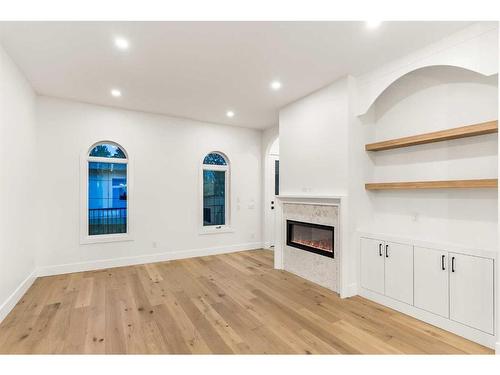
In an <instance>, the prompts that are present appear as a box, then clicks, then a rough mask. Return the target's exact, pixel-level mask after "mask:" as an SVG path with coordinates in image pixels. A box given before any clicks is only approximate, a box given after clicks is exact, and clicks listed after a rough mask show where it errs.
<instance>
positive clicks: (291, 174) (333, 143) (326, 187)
mask: <svg viewBox="0 0 500 375" xmlns="http://www.w3.org/2000/svg"><path fill="white" fill-rule="evenodd" d="M348 101H349V95H348V79H347V78H345V79H341V80H339V81H336V82H334V83H333V84H331V85H329V86H327V87H325V88H323V89H321V90H318V91H316V92H314V93H312V94H311V95H308V96H306V97H304V98H302V99H300V100H298V101H296V102H294V103H292V104H290V105H288V106H286V107H285V108H283V109H282V110H281V111H280V116H279V118H280V124H279V137H280V189H281V191H280V193H281V194H317V195H322V194H323V195H334V194H346V193H347V189H348V147H349V145H348V142H347V141H348V118H349V117H348V114H349V113H348V105H349V103H348Z"/></svg>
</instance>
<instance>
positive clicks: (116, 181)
mask: <svg viewBox="0 0 500 375" xmlns="http://www.w3.org/2000/svg"><path fill="white" fill-rule="evenodd" d="M101 146H103V147H101ZM102 157H105V158H110V162H102V161H95V160H96V159H94V158H102ZM113 158H114V159H122V160H123V159H126V155H125V153H124V152H123V151H122V150H121V148H119V147H118V146H114V145H110V144H99V145H97V146H95V147H94V148H93V149H92V150H91V152H90V153H89V160H88V234H89V236H96V235H106V234H118V233H127V162H126V160H123V161H120V162H113V161H112V159H113Z"/></svg>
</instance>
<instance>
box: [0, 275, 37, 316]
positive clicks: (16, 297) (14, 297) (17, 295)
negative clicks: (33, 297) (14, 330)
mask: <svg viewBox="0 0 500 375" xmlns="http://www.w3.org/2000/svg"><path fill="white" fill-rule="evenodd" d="M36 278H37V271H36V270H35V271H33V272H32V273H31V274H30V275H28V277H27V278H26V279H24V281H23V282H22V283H21V284H20V285H19V286H18V287H17V288H16V290H14V292H13V293H12V294H11V295H10V296H9V297H8V298H7V299H6V300H5V302H4V303H3V304H2V305H0V323H1V322H2V321H3V320H4V319H5V317H6V316H7V315H9V313H10V312H11V311H12V309H13V308H14V307H15V306H16V304H17V303H18V302H19V301H20V300H21V298H22V297H23V296H24V293H26V291H27V290H28V289H29V288H30V286H31V285H33V282H34V281H35V280H36Z"/></svg>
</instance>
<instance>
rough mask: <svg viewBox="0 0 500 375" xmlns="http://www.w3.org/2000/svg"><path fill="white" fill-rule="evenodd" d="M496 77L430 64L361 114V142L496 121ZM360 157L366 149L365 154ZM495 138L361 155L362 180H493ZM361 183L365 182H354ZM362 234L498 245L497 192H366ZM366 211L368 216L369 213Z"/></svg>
mask: <svg viewBox="0 0 500 375" xmlns="http://www.w3.org/2000/svg"><path fill="white" fill-rule="evenodd" d="M497 108H498V95H497V77H496V76H491V77H484V76H482V75H480V74H477V73H474V72H470V71H467V70H464V69H461V68H455V67H428V68H423V69H420V70H417V71H415V72H412V73H409V74H408V75H406V76H404V77H402V78H400V79H399V80H398V81H396V82H395V83H394V84H393V85H391V86H390V87H389V88H388V89H387V90H386V91H385V92H384V93H383V94H382V95H381V96H380V97H379V98H378V99H377V101H376V102H375V104H374V106H373V107H372V109H371V110H370V111H369V113H367V114H366V115H365V116H363V117H361V123H360V125H358V126H361V127H362V128H363V129H364V132H365V136H364V137H363V138H361V139H360V141H358V144H357V145H355V146H354V145H353V148H356V149H359V150H362V147H363V144H362V143H363V142H375V141H378V140H385V139H391V138H398V137H403V136H407V135H414V134H419V133H425V132H430V131H437V130H442V129H448V128H453V127H457V126H462V125H469V124H474V123H478V122H483V121H488V120H494V119H497V118H498V113H497V111H498V109H497ZM363 152H364V151H363ZM497 152H498V137H497V135H496V134H493V135H485V136H481V137H474V138H468V139H462V140H454V141H449V142H440V143H434V144H429V145H421V146H417V147H409V148H401V149H396V150H389V151H382V152H377V153H366V154H367V157H365V159H364V160H365V164H364V165H365V168H366V169H365V176H364V179H365V181H364V182H383V181H419V180H446V179H476V178H496V177H497ZM359 184H360V186H362V184H363V181H359ZM363 194H366V195H367V197H366V198H367V199H366V198H365V197H358V198H357V199H356V200H358V201H363V202H364V204H365V211H364V212H365V214H364V215H360V220H359V221H358V225H359V227H360V229H361V230H366V231H368V232H372V233H387V234H394V235H399V236H403V237H408V238H414V239H421V240H427V241H431V242H436V243H453V244H457V245H461V246H465V247H472V248H476V249H478V248H479V249H489V250H494V251H495V250H496V248H497V191H496V190H494V189H484V190H433V191H432V190H429V191H414V190H412V191H396V192H395V191H377V192H363ZM370 211H371V212H370Z"/></svg>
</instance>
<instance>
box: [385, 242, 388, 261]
mask: <svg viewBox="0 0 500 375" xmlns="http://www.w3.org/2000/svg"><path fill="white" fill-rule="evenodd" d="M385 257H386V258H389V245H385Z"/></svg>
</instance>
